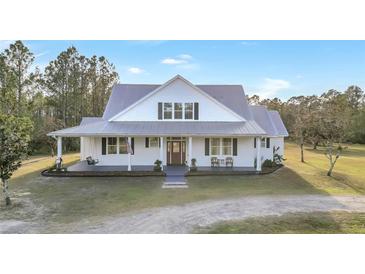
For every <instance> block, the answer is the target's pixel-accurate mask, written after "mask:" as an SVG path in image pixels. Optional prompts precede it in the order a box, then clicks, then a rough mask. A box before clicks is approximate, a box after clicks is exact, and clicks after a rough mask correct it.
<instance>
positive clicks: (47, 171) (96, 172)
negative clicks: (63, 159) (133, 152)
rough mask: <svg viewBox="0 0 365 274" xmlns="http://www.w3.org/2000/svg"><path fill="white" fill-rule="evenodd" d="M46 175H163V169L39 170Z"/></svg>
mask: <svg viewBox="0 0 365 274" xmlns="http://www.w3.org/2000/svg"><path fill="white" fill-rule="evenodd" d="M41 174H42V175H43V176H46V177H147V176H155V177H163V176H166V173H165V172H163V171H103V172H100V171H64V172H62V171H49V170H43V171H42V172H41Z"/></svg>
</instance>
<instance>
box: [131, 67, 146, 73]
mask: <svg viewBox="0 0 365 274" xmlns="http://www.w3.org/2000/svg"><path fill="white" fill-rule="evenodd" d="M128 72H129V73H132V74H141V73H143V72H144V70H143V69H141V68H137V67H131V68H128Z"/></svg>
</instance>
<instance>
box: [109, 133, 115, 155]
mask: <svg viewBox="0 0 365 274" xmlns="http://www.w3.org/2000/svg"><path fill="white" fill-rule="evenodd" d="M107 153H108V154H117V137H108V143H107Z"/></svg>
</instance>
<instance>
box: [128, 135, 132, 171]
mask: <svg viewBox="0 0 365 274" xmlns="http://www.w3.org/2000/svg"><path fill="white" fill-rule="evenodd" d="M131 140H132V139H131V137H128V171H131V170H132V165H131V142H132V141H131Z"/></svg>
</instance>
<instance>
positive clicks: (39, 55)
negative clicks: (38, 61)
mask: <svg viewBox="0 0 365 274" xmlns="http://www.w3.org/2000/svg"><path fill="white" fill-rule="evenodd" d="M48 53H49V51H43V52H40V53H37V54H34V57H35V58H37V57H41V56H43V55H46V54H48Z"/></svg>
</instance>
